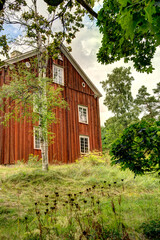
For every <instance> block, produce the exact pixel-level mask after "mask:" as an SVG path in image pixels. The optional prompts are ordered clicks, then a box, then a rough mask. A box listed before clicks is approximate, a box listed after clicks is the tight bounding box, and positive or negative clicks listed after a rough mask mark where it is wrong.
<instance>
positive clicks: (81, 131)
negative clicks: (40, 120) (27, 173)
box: [0, 55, 102, 164]
mask: <svg viewBox="0 0 160 240" xmlns="http://www.w3.org/2000/svg"><path fill="white" fill-rule="evenodd" d="M62 57H63V61H61V60H59V59H58V60H54V61H52V59H50V60H49V64H48V69H47V75H48V77H53V69H52V66H53V62H54V64H56V65H60V66H63V68H64V81H65V85H64V91H63V97H64V99H65V100H66V101H67V102H68V105H69V109H58V108H57V109H56V111H55V112H56V117H57V119H58V121H57V123H56V124H55V123H53V124H52V126H51V131H52V132H54V133H55V137H54V142H53V143H52V144H50V145H49V153H48V156H49V162H50V164H52V163H58V162H60V163H72V162H74V161H75V160H76V159H78V158H79V157H80V142H79V136H80V135H86V136H89V142H90V151H93V150H98V151H101V150H102V146H101V131H100V118H99V99H98V98H95V96H94V92H93V91H92V90H91V88H90V87H89V86H88V85H87V83H85V87H83V86H82V83H83V82H84V80H83V79H82V77H81V76H80V75H79V73H78V72H77V71H76V69H75V68H74V67H73V66H72V64H71V63H70V62H69V60H68V59H67V58H66V57H65V56H63V55H62ZM25 61H26V60H25ZM8 79H9V76H8V74H7V72H6V71H5V69H4V68H3V69H0V86H2V85H3V83H4V82H6V81H8ZM54 85H55V87H56V86H57V85H56V84H54ZM78 105H83V106H86V107H88V124H82V123H79V117H78ZM6 111H8V110H7V107H6ZM0 117H2V113H1V112H0ZM29 154H34V155H39V157H41V151H40V150H37V149H34V143H33V126H32V124H31V123H30V122H27V121H26V120H24V121H20V122H15V121H14V120H10V122H9V126H8V127H4V126H3V125H2V124H0V164H14V163H16V162H17V160H22V159H24V161H27V160H28V157H29Z"/></svg>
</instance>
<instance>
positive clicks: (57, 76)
mask: <svg viewBox="0 0 160 240" xmlns="http://www.w3.org/2000/svg"><path fill="white" fill-rule="evenodd" d="M53 81H54V82H55V83H58V84H61V85H63V68H61V67H57V66H54V67H53Z"/></svg>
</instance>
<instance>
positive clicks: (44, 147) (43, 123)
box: [34, 0, 48, 171]
mask: <svg viewBox="0 0 160 240" xmlns="http://www.w3.org/2000/svg"><path fill="white" fill-rule="evenodd" d="M34 7H35V16H36V15H37V0H34ZM37 48H38V55H37V58H38V76H39V85H40V87H41V89H42V92H40V98H41V99H42V100H43V101H42V102H41V107H40V109H39V110H40V112H39V115H40V118H39V121H40V123H39V129H40V139H41V154H42V170H44V171H48V135H47V131H48V129H47V120H46V117H45V114H47V97H46V83H44V82H43V81H42V78H44V77H46V67H47V60H48V59H46V61H45V63H44V62H43V59H42V58H43V56H42V55H43V46H42V41H41V35H40V33H39V32H38V31H37Z"/></svg>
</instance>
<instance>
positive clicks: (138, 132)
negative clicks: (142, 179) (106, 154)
mask: <svg viewBox="0 0 160 240" xmlns="http://www.w3.org/2000/svg"><path fill="white" fill-rule="evenodd" d="M159 146H160V121H157V122H156V121H154V122H149V121H146V120H141V121H139V122H138V123H135V124H132V125H130V126H129V127H128V128H126V129H125V130H124V131H123V134H122V136H121V137H120V138H118V139H117V140H116V141H115V142H114V143H113V145H112V148H111V151H110V154H111V156H112V158H111V161H112V163H113V164H120V166H121V168H122V169H123V170H125V169H126V168H129V169H130V170H131V171H133V172H134V173H135V174H136V175H137V174H139V175H142V174H144V173H146V172H154V171H160V148H159Z"/></svg>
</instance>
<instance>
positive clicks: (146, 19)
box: [97, 0, 160, 73]
mask: <svg viewBox="0 0 160 240" xmlns="http://www.w3.org/2000/svg"><path fill="white" fill-rule="evenodd" d="M159 13H160V4H159V1H157V0H143V1H139V0H134V1H133V0H132V1H131V0H104V2H103V7H102V8H101V9H100V11H99V14H98V22H97V24H98V26H99V29H100V32H101V33H102V35H103V38H102V46H101V48H100V49H99V53H98V60H99V61H100V62H102V63H103V64H104V63H105V64H109V63H113V62H115V61H118V60H120V59H121V58H124V61H125V62H128V61H129V60H130V61H133V64H134V67H135V69H136V70H137V71H139V72H147V73H151V72H152V71H153V70H154V68H153V66H152V62H151V60H152V58H153V56H154V53H155V51H156V47H157V46H159V45H160V30H159V21H160V20H159Z"/></svg>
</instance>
